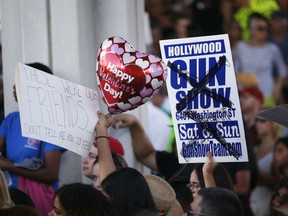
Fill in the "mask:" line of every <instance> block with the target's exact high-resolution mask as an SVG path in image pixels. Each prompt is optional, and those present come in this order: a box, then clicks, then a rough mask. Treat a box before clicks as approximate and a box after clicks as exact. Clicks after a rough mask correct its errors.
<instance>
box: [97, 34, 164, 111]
mask: <svg viewBox="0 0 288 216" xmlns="http://www.w3.org/2000/svg"><path fill="white" fill-rule="evenodd" d="M96 74H97V76H96V77H97V82H98V87H99V89H100V93H101V97H102V99H103V101H104V102H105V103H106V105H107V106H108V111H109V113H111V114H117V113H121V112H124V111H127V110H132V109H135V108H137V107H139V106H140V105H142V104H144V103H146V102H147V101H149V99H150V98H151V97H152V96H153V95H154V94H156V93H157V92H158V91H159V89H160V88H161V87H162V85H163V84H164V82H165V80H166V77H167V70H166V65H165V64H164V62H163V61H162V60H161V59H160V58H158V57H157V56H154V55H152V54H146V53H142V52H139V51H136V50H135V49H134V47H133V46H132V45H131V44H130V43H129V42H128V41H127V40H125V39H123V38H122V37H110V38H108V39H106V40H105V41H104V42H103V43H102V44H101V45H100V49H99V53H98V55H97V69H96Z"/></svg>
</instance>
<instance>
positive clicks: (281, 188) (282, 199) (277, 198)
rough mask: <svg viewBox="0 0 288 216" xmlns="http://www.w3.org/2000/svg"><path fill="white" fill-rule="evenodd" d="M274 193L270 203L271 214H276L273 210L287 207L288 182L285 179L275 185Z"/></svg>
mask: <svg viewBox="0 0 288 216" xmlns="http://www.w3.org/2000/svg"><path fill="white" fill-rule="evenodd" d="M274 191H275V193H274V194H273V196H272V199H271V202H270V206H271V213H274V212H275V213H276V212H277V210H276V209H275V208H277V207H280V206H284V205H285V206H287V204H288V180H287V178H285V179H282V180H281V181H280V182H279V183H278V184H277V186H276V188H275V190H274ZM273 215H274V214H273ZM275 215H276V214H275Z"/></svg>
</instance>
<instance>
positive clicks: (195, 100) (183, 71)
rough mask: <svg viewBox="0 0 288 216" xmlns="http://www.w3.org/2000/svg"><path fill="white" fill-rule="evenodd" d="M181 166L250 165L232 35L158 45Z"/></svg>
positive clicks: (163, 41) (166, 42)
mask: <svg viewBox="0 0 288 216" xmlns="http://www.w3.org/2000/svg"><path fill="white" fill-rule="evenodd" d="M160 46H161V54H162V59H163V60H164V62H165V63H166V64H167V66H168V77H167V81H166V84H167V89H168V96H169V101H170V107H171V115H172V119H173V127H174V132H175V138H176V143H177V150H178V158H179V163H198V162H205V161H206V153H207V152H208V151H210V152H212V155H213V157H214V159H215V161H217V162H234V161H235V162H240V161H241V162H242V161H248V156H247V147H246V141H245V133H244V126H243V121H242V114H241V109H240V103H239V97H238V90H237V85H236V79H235V72H234V67H233V62H232V55H231V50H230V44H229V39H228V35H215V36H205V37H194V38H185V39H172V40H162V41H160Z"/></svg>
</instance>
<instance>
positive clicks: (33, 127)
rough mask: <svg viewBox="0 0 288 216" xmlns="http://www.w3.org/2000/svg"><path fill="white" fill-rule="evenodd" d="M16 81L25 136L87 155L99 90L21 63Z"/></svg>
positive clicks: (17, 69)
mask: <svg viewBox="0 0 288 216" xmlns="http://www.w3.org/2000/svg"><path fill="white" fill-rule="evenodd" d="M15 84H16V92H17V99H18V104H19V111H20V122H21V130H22V136H25V137H31V138H34V139H38V140H42V141H46V142H49V143H53V144H55V145H58V146H61V147H63V148H65V149H68V150H70V151H73V152H75V153H77V154H79V155H81V156H83V157H86V156H87V155H88V153H89V150H90V148H91V145H92V143H93V139H94V130H95V126H96V123H97V121H98V116H97V111H98V110H99V97H98V94H97V92H96V91H95V90H92V89H89V88H86V87H84V86H81V85H79V84H76V83H73V82H71V81H69V80H65V79H62V78H59V77H57V76H54V75H51V74H48V73H46V72H43V71H40V70H37V69H35V68H32V67H29V66H27V65H24V64H21V63H19V64H18V65H17V68H16V74H15Z"/></svg>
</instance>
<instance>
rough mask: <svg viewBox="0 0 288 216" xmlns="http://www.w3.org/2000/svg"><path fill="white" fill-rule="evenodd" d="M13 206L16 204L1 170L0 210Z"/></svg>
mask: <svg viewBox="0 0 288 216" xmlns="http://www.w3.org/2000/svg"><path fill="white" fill-rule="evenodd" d="M11 206H14V203H13V201H12V200H11V197H10V193H9V189H8V185H7V181H6V178H5V175H4V173H3V172H2V170H0V209H2V208H9V207H11Z"/></svg>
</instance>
